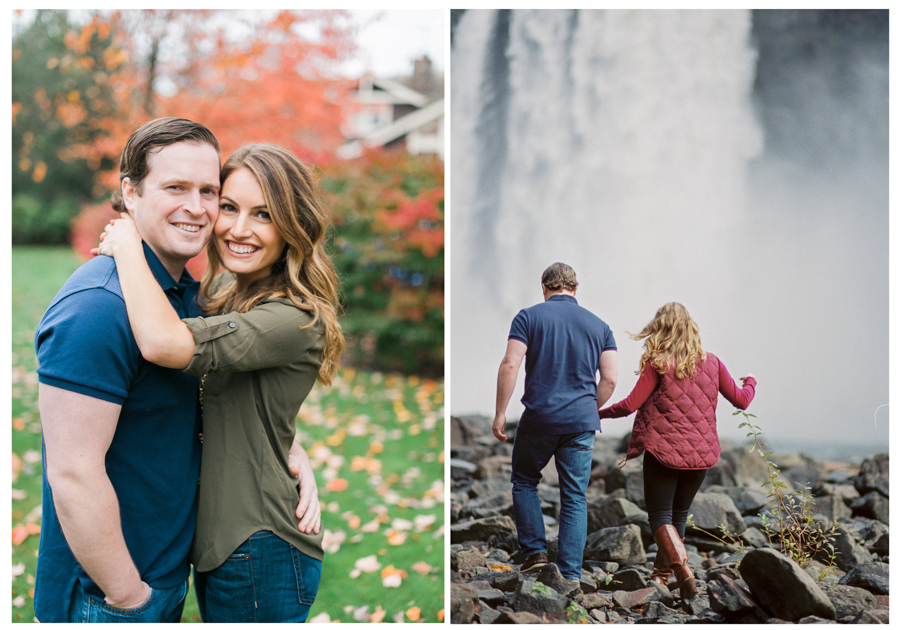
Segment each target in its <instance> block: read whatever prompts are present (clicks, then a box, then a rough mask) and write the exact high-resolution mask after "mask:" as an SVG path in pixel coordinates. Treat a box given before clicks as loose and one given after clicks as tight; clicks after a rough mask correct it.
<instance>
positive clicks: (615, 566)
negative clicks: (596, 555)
mask: <svg viewBox="0 0 900 630" xmlns="http://www.w3.org/2000/svg"><path fill="white" fill-rule="evenodd" d="M584 564H585V565H587V566H589V567H591V570H592V571H593V572H594V574H597V572H598V571H599V572H601V573H602V574H603V575H600V577H601V578H602V577H606V574H607V573H615V572H616V571H618V570H619V563H618V562H611V561H609V560H589V559H586V560H585V563H584Z"/></svg>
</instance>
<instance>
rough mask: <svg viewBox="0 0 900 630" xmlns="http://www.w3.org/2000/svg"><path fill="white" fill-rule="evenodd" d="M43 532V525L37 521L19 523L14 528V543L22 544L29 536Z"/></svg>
mask: <svg viewBox="0 0 900 630" xmlns="http://www.w3.org/2000/svg"><path fill="white" fill-rule="evenodd" d="M40 533H41V526H40V525H38V524H37V523H27V524H25V523H19V524H18V525H16V526H15V527H13V528H12V543H13V544H14V545H21V544H22V543H23V542H25V539H26V538H28V537H29V536H36V535H38V534H40Z"/></svg>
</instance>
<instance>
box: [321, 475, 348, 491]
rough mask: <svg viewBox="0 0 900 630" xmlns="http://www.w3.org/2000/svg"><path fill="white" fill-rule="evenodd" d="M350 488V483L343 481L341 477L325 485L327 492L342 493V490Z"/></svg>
mask: <svg viewBox="0 0 900 630" xmlns="http://www.w3.org/2000/svg"><path fill="white" fill-rule="evenodd" d="M349 486H350V484H349V482H348V481H347V480H346V479H341V478H340V477H338V478H336V479H332V480H331V481H329V482H328V483H326V484H325V488H326V489H327V490H331V491H332V492H341V491H342V490H346V489H347V488H348V487H349Z"/></svg>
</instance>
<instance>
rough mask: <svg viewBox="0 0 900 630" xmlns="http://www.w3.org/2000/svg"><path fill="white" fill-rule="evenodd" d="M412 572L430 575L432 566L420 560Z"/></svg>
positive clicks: (413, 566)
mask: <svg viewBox="0 0 900 630" xmlns="http://www.w3.org/2000/svg"><path fill="white" fill-rule="evenodd" d="M412 570H413V571H415V572H416V573H421V574H422V575H428V574H429V573H431V565H429V564H428V563H427V562H424V561H422V560H419V561H418V562H416V563H415V564H414V565H412Z"/></svg>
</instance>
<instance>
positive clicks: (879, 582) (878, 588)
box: [838, 562, 890, 595]
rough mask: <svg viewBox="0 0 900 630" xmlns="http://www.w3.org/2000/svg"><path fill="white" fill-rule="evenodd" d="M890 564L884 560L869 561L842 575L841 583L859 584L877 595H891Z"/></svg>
mask: <svg viewBox="0 0 900 630" xmlns="http://www.w3.org/2000/svg"><path fill="white" fill-rule="evenodd" d="M889 569H890V565H888V564H886V563H884V562H869V563H866V564H861V565H859V566H857V567H854V568H853V569H852V570H850V571H848V572H847V575H845V576H844V577H842V578H841V579H840V581H839V582H838V583H839V584H847V585H849V586H858V587H859V588H864V589H866V590H867V591H869V592H870V593H875V594H876V595H889V593H888V591H889V590H890V576H889V573H890V571H889Z"/></svg>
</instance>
